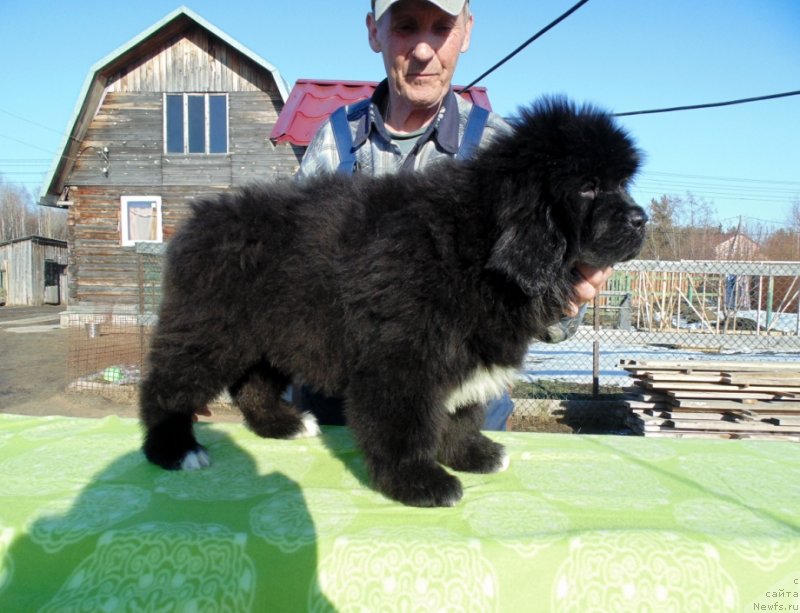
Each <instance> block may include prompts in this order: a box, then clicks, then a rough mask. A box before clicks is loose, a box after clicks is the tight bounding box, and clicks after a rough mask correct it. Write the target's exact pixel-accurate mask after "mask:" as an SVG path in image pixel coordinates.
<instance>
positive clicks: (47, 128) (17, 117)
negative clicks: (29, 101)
mask: <svg viewBox="0 0 800 613" xmlns="http://www.w3.org/2000/svg"><path fill="white" fill-rule="evenodd" d="M0 113H4V114H6V115H9V116H10V117H14V118H15V119H19V120H20V121H24V122H26V123H29V124H31V125H32V126H36V127H37V128H42V129H43V130H49V131H50V132H55V133H56V134H58V135H59V136H63V135H64V131H63V130H56V129H55V128H51V127H50V126H46V125H44V124H41V123H39V122H37V121H33V120H32V119H28V118H26V117H22V116H21V115H17V114H16V113H12V112H11V111H7V110H5V109H0Z"/></svg>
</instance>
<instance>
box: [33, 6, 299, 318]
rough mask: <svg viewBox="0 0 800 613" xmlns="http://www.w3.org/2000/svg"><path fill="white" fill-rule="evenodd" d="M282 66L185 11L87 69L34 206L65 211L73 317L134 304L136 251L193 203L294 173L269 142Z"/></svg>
mask: <svg viewBox="0 0 800 613" xmlns="http://www.w3.org/2000/svg"><path fill="white" fill-rule="evenodd" d="M287 96H288V88H287V86H286V83H285V82H284V80H283V78H282V77H281V75H280V73H279V72H278V70H277V69H276V68H275V67H274V66H272V65H271V64H270V63H269V62H267V61H266V60H264V59H262V58H260V57H259V56H257V55H256V54H254V53H253V52H251V51H249V50H248V49H246V48H245V47H244V46H242V45H241V44H240V43H238V42H237V41H235V40H234V39H233V38H231V37H230V36H228V35H226V34H225V33H223V32H221V31H220V30H218V29H217V28H215V27H214V26H213V25H211V24H210V23H208V22H206V21H205V20H203V19H202V18H201V17H199V16H198V15H197V14H195V13H194V12H192V11H191V10H189V9H187V8H183V7H182V8H179V9H177V10H176V11H174V12H173V13H171V14H170V15H168V16H167V17H165V18H164V19H163V20H161V21H160V22H159V23H157V24H155V25H154V26H152V27H151V28H149V29H148V30H146V31H145V32H143V33H141V34H140V35H139V36H137V37H136V38H134V39H133V40H131V41H130V42H128V43H127V44H125V45H123V46H122V47H120V48H119V49H117V50H116V51H114V52H113V53H111V54H110V55H109V56H107V57H105V58H103V59H102V60H100V61H99V62H98V63H97V64H95V65H94V66H93V67H92V68H91V69H90V71H89V75H88V76H87V79H86V81H85V83H84V86H83V90H82V92H81V94H80V97H79V100H78V103H77V106H76V109H75V112H74V115H73V118H72V119H71V120H70V125H69V126H68V133H67V136H66V137H65V139H64V143H63V147H62V148H61V150H60V151H59V152H58V155H57V156H56V158H55V161H54V163H53V167H52V169H51V171H50V173H49V175H48V177H47V179H46V181H45V185H44V189H43V190H42V193H43V194H44V195H43V197H42V200H41V202H40V204H42V205H45V206H56V207H65V208H67V209H68V242H69V272H70V274H69V301H70V310H73V309H75V310H76V311H77V310H83V311H84V312H85V311H86V310H87V309H89V308H91V307H92V306H93V305H109V304H110V305H119V306H122V307H124V306H127V305H130V306H131V307H133V306H135V305H136V304H137V302H138V300H139V296H138V294H139V283H138V281H139V279H138V266H137V254H136V247H135V246H136V244H137V243H143V242H150V243H160V242H163V241H166V240H167V239H168V238H169V236H170V234H171V233H172V232H173V231H174V229H175V227H176V225H177V223H178V222H179V221H180V219H181V218H182V217H183V216H184V215H185V214H186V212H187V204H188V202H189V201H190V200H191V199H192V198H194V197H196V196H201V195H206V194H211V193H216V192H220V191H223V190H227V189H230V188H231V187H234V186H239V185H242V184H244V183H246V182H248V181H251V180H254V179H271V178H274V177H279V176H285V175H291V174H293V173H294V171H295V170H296V168H297V166H298V164H299V159H300V156H301V155H302V148H300V147H297V146H295V145H293V144H291V143H280V144H273V141H271V140H270V138H269V137H270V132H271V130H272V128H273V126H274V124H275V122H276V120H277V118H278V115H279V113H280V112H281V109H282V108H283V106H284V103H285V101H286V99H287Z"/></svg>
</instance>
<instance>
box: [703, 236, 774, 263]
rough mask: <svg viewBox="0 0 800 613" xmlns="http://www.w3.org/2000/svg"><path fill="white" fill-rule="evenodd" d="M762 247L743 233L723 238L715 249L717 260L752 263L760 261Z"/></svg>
mask: <svg viewBox="0 0 800 613" xmlns="http://www.w3.org/2000/svg"><path fill="white" fill-rule="evenodd" d="M759 251H760V247H759V245H758V243H757V242H756V241H754V240H753V239H752V238H750V237H749V236H747V235H746V234H743V233H741V232H734V233H733V234H731V235H730V236H728V237H727V238H723V239H722V240H721V241H720V242H719V243H718V244H717V245H716V246H715V247H714V259H715V260H731V261H752V260H760V259H763V258H761V254H760V252H759Z"/></svg>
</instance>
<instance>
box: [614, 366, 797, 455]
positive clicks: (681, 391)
mask: <svg viewBox="0 0 800 613" xmlns="http://www.w3.org/2000/svg"><path fill="white" fill-rule="evenodd" d="M620 365H621V366H622V368H623V369H625V370H626V371H628V372H629V373H630V376H631V378H632V385H631V386H630V387H628V388H626V390H625V391H626V400H625V405H626V406H627V409H628V412H627V416H626V423H627V425H628V427H630V428H631V429H632V430H633V431H634V432H637V433H640V434H644V435H645V436H673V437H702V438H768V439H784V440H796V441H800V361H798V362H727V361H703V360H682V361H676V360H620Z"/></svg>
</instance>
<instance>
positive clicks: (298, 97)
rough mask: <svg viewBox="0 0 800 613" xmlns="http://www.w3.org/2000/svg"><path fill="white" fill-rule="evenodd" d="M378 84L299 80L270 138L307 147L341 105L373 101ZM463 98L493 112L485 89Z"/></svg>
mask: <svg viewBox="0 0 800 613" xmlns="http://www.w3.org/2000/svg"><path fill="white" fill-rule="evenodd" d="M377 85H378V84H377V83H375V82H371V81H319V80H314V79H299V80H298V81H297V83H295V84H294V87H293V88H292V92H291V93H290V94H289V98H288V99H287V100H286V104H285V105H284V107H283V110H282V111H281V114H280V115H279V116H278V121H276V122H275V126H274V127H273V128H272V133H271V134H270V135H269V137H270V138H271V139H272V140H273V141H275V142H278V143H292V144H294V145H302V146H306V145H308V143H310V142H311V139H312V137H313V136H314V134H316V132H317V128H319V126H320V124H322V122H323V121H325V120H326V119H327V118H328V115H330V114H331V113H333V111H335V110H336V109H338V108H339V107H340V106H343V105H345V104H353V103H354V102H358V101H359V100H363V99H364V98H369V97H370V96H371V95H372V92H373V91H374V90H375V88H376V87H377ZM456 89H458V87H456ZM461 95H462V96H463V97H464V98H465V99H467V100H469V101H470V102H472V103H473V104H477V105H479V106H482V107H484V108H485V109H488V110H490V111H491V110H492V105H491V104H490V103H489V96H488V94H487V93H486V88H485V87H473V88H471V89H470V90H469V91H468V92H466V93H464V94H461Z"/></svg>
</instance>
